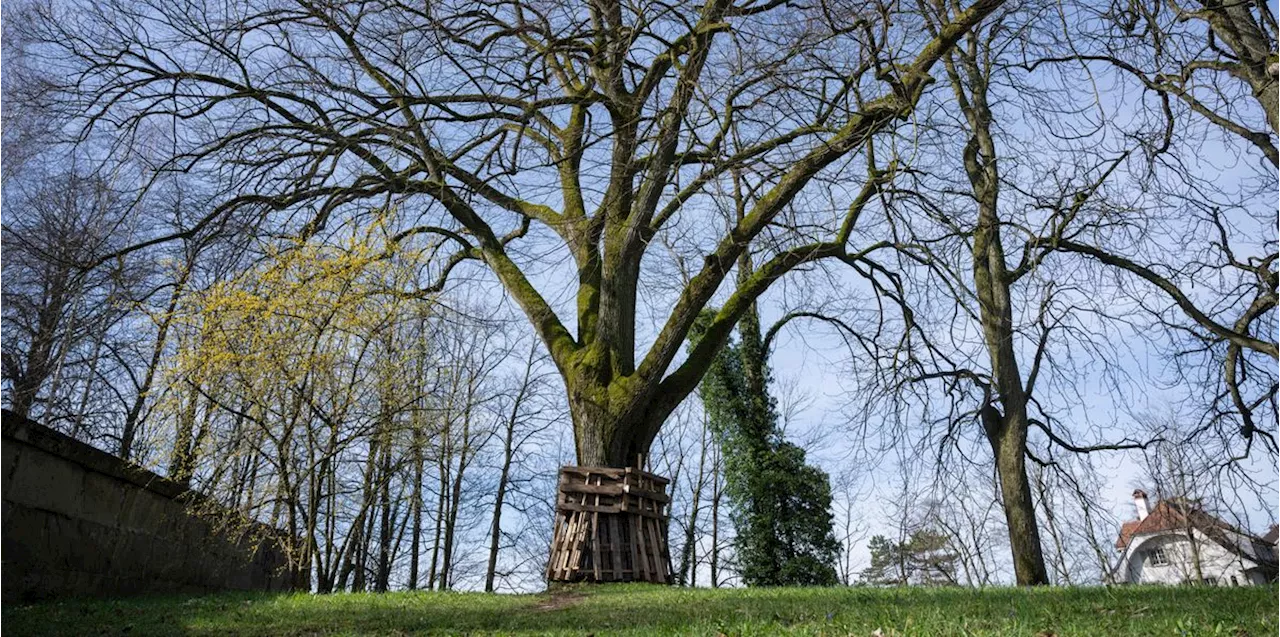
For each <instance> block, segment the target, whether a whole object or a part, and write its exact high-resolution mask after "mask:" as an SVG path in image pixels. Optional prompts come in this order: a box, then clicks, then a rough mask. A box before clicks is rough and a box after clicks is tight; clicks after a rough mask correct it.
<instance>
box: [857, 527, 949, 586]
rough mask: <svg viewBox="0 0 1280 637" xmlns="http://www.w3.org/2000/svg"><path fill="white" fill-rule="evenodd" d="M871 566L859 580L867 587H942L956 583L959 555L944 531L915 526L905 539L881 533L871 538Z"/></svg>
mask: <svg viewBox="0 0 1280 637" xmlns="http://www.w3.org/2000/svg"><path fill="white" fill-rule="evenodd" d="M867 548H868V549H870V551H871V565H870V566H868V567H867V568H866V569H865V570H863V571H862V577H861V578H860V579H861V582H862V583H863V584H867V585H869V586H906V585H909V584H914V585H919V586H943V585H948V584H955V583H956V562H957V561H958V560H959V556H958V555H956V553H955V551H953V550H952V548H951V542H950V540H949V539H948V538H947V536H946V535H945V534H943V533H939V532H937V531H934V530H931V529H917V530H916V531H915V532H913V533H912V534H911V537H909V538H907V540H906V541H905V542H894V541H892V540H890V539H888V538H886V537H884V536H883V535H877V536H874V537H872V538H871V541H870V542H869V543H868V544H867Z"/></svg>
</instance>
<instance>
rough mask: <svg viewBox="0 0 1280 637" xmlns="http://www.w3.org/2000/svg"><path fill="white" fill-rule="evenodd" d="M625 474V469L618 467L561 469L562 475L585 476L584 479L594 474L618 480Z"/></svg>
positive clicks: (568, 467) (566, 467)
mask: <svg viewBox="0 0 1280 637" xmlns="http://www.w3.org/2000/svg"><path fill="white" fill-rule="evenodd" d="M623 472H624V470H623V469H618V468H616V467H573V466H564V467H560V473H561V474H570V475H576V476H584V477H585V476H589V475H592V474H600V475H605V476H609V477H612V478H617V477H621V476H622V475H623Z"/></svg>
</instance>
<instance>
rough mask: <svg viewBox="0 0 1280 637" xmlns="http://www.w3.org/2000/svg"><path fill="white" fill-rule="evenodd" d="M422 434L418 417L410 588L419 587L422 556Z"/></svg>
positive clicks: (414, 465) (414, 459)
mask: <svg viewBox="0 0 1280 637" xmlns="http://www.w3.org/2000/svg"><path fill="white" fill-rule="evenodd" d="M423 438H424V436H423V434H422V423H421V422H419V420H418V419H417V417H416V416H415V418H414V423H413V485H412V494H413V495H412V498H413V500H412V503H411V504H410V505H409V507H410V509H411V515H412V516H413V529H412V530H411V532H410V537H411V540H410V546H409V590H411V591H412V590H417V588H418V568H419V562H420V560H421V558H422V474H423V465H424V464H425V458H424V457H423V456H424V454H423V450H422V445H423V444H425V441H424V440H423Z"/></svg>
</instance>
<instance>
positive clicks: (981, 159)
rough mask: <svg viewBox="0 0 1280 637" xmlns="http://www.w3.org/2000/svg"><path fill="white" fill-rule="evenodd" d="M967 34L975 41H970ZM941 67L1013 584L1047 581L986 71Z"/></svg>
mask: <svg viewBox="0 0 1280 637" xmlns="http://www.w3.org/2000/svg"><path fill="white" fill-rule="evenodd" d="M970 37H971V38H974V39H976V36H970ZM945 66H946V69H947V72H948V75H949V76H950V78H951V83H952V88H953V89H954V90H955V94H956V99H957V101H958V102H959V105H960V108H961V110H962V111H963V112H964V115H965V118H966V120H967V123H968V125H969V132H970V138H969V141H968V143H967V144H966V145H965V149H964V168H965V173H966V175H967V176H968V178H969V183H970V186H971V188H972V192H973V196H974V199H975V200H976V201H977V206H978V215H977V222H976V224H975V226H974V228H973V243H972V246H973V247H972V250H973V285H974V291H975V292H976V294H977V298H978V310H979V311H978V318H979V321H980V323H981V325H982V334H983V340H984V341H985V344H986V348H987V354H988V358H989V361H990V365H991V381H992V386H990V387H987V388H986V389H987V391H986V401H985V404H984V405H983V407H982V411H981V420H982V425H983V428H984V430H985V432H984V433H985V434H986V437H987V441H988V442H989V443H990V445H991V451H992V454H993V455H994V458H995V466H996V473H997V475H998V477H999V479H1000V495H1001V500H1002V503H1003V505H1004V512H1005V520H1006V522H1007V523H1008V532H1009V548H1010V549H1011V551H1012V553H1013V567H1014V574H1015V577H1016V579H1017V583H1018V584H1019V585H1023V586H1026V585H1041V584H1048V583H1049V575H1048V569H1047V568H1046V567H1045V561H1044V554H1043V549H1042V547H1041V544H1040V530H1039V525H1038V523H1037V521H1036V511H1035V503H1034V501H1033V500H1032V497H1031V482H1030V480H1029V479H1028V477H1027V464H1026V454H1027V432H1028V428H1029V426H1030V420H1029V417H1028V414H1027V400H1028V397H1027V388H1026V387H1025V386H1024V385H1023V380H1022V375H1021V372H1020V370H1019V368H1018V357H1017V353H1016V351H1015V349H1014V339H1015V337H1016V333H1015V330H1014V325H1013V301H1012V297H1011V289H1012V287H1013V284H1014V282H1015V281H1016V280H1017V275H1016V274H1015V273H1012V272H1010V271H1009V270H1008V268H1007V267H1006V265H1005V254H1004V245H1003V243H1002V241H1001V237H1000V213H999V203H1000V172H999V161H998V154H997V151H996V147H995V140H994V139H993V137H992V135H991V110H990V108H989V106H988V104H987V82H988V80H989V77H990V76H989V71H990V68H989V67H988V68H984V67H983V66H982V65H981V64H980V63H979V62H978V61H977V60H976V59H975V58H973V57H970V56H969V55H967V54H966V53H965V52H962V51H957V52H955V53H954V54H951V53H949V54H948V55H947V57H946V60H945ZM997 405H998V406H997Z"/></svg>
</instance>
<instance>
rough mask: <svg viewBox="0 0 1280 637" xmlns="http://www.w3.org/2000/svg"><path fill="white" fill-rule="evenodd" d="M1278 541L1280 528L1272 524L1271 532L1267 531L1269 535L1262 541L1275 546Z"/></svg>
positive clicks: (1263, 537)
mask: <svg viewBox="0 0 1280 637" xmlns="http://www.w3.org/2000/svg"><path fill="white" fill-rule="evenodd" d="M1276 540H1280V526H1276V525H1274V524H1272V525H1271V530H1270V531H1267V534H1266V535H1264V536H1262V541H1263V542H1266V543H1267V544H1275V543H1276Z"/></svg>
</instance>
